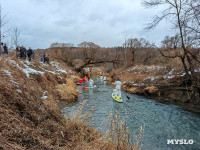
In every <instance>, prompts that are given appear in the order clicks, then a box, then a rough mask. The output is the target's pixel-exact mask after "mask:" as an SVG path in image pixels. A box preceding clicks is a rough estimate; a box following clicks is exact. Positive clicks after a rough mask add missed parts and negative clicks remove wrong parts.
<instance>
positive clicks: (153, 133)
mask: <svg viewBox="0 0 200 150" xmlns="http://www.w3.org/2000/svg"><path fill="white" fill-rule="evenodd" d="M95 84H96V85H97V87H96V88H93V89H90V90H85V89H84V86H81V85H80V86H78V91H79V92H80V94H79V101H78V103H76V104H75V105H72V106H64V107H63V108H62V113H63V114H66V113H67V114H69V113H70V114H71V115H73V114H74V113H75V112H76V110H77V108H78V107H79V106H80V105H81V103H82V102H83V101H84V100H87V101H86V104H85V106H84V109H83V113H84V112H87V111H88V110H89V109H91V108H92V107H93V106H94V105H96V107H95V109H94V112H93V114H92V119H93V121H91V122H88V124H90V125H92V126H93V127H94V128H95V129H98V131H99V132H102V133H104V132H105V131H106V130H107V129H106V127H104V122H105V120H107V116H108V114H109V113H112V114H113V115H120V119H121V120H124V121H126V126H127V127H128V128H129V132H130V134H131V135H132V136H133V137H134V136H136V135H137V134H138V132H139V129H140V127H141V126H145V129H144V134H143V140H142V144H143V148H142V149H148V150H168V149H169V150H171V149H172V150H173V149H174V150H179V149H180V150H184V149H185V150H200V115H199V114H195V113H192V112H189V111H186V110H184V109H182V108H181V107H179V106H176V105H173V104H163V103H160V102H158V101H156V100H153V99H148V98H144V97H141V96H137V95H132V94H128V93H125V94H126V95H127V96H128V97H130V99H127V97H126V95H125V94H123V93H122V98H123V103H118V102H116V101H114V100H113V99H112V97H111V93H112V91H113V87H112V86H110V85H106V82H105V81H104V82H101V81H97V80H96V81H95ZM168 139H186V140H187V141H188V140H193V144H167V140H168Z"/></svg>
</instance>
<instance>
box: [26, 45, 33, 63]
mask: <svg viewBox="0 0 200 150" xmlns="http://www.w3.org/2000/svg"><path fill="white" fill-rule="evenodd" d="M32 54H33V51H32V49H31V48H30V47H29V49H28V51H27V55H28V60H29V61H31V56H32Z"/></svg>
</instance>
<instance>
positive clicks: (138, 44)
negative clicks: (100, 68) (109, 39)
mask: <svg viewBox="0 0 200 150" xmlns="http://www.w3.org/2000/svg"><path fill="white" fill-rule="evenodd" d="M124 45H126V47H127V49H128V50H129V51H131V53H132V62H133V63H134V62H135V52H136V51H137V50H140V49H142V48H146V47H148V46H149V45H150V44H149V42H148V41H147V40H145V39H144V38H140V39H138V38H129V39H128V40H127V41H125V43H124Z"/></svg>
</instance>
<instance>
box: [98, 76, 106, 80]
mask: <svg viewBox="0 0 200 150" xmlns="http://www.w3.org/2000/svg"><path fill="white" fill-rule="evenodd" d="M97 79H100V80H101V81H106V75H104V76H103V75H97Z"/></svg>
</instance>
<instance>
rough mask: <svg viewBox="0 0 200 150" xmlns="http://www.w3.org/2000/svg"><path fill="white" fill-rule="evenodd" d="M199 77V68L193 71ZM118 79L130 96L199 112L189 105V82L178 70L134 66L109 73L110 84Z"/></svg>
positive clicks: (198, 108) (196, 108) (196, 107)
mask: <svg viewBox="0 0 200 150" xmlns="http://www.w3.org/2000/svg"><path fill="white" fill-rule="evenodd" d="M195 73H196V76H199V75H200V68H197V69H196V70H195ZM117 76H118V77H120V80H121V82H122V89H123V90H124V91H126V92H128V93H130V94H137V95H141V96H145V97H148V98H153V99H156V100H158V101H161V102H167V103H174V104H178V105H179V104H182V105H185V106H186V105H187V109H188V108H191V110H195V112H198V113H199V112H200V111H199V110H200V107H199V105H192V104H190V95H191V92H192V90H191V88H190V87H189V86H187V85H188V84H189V82H190V81H189V80H188V79H187V77H186V76H185V73H184V72H183V71H180V70H176V69H170V68H167V67H165V66H154V65H149V66H147V65H146V66H145V65H136V66H133V67H130V68H126V69H125V68H121V69H117V70H114V71H112V72H111V73H110V78H111V82H114V81H116V78H117Z"/></svg>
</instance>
